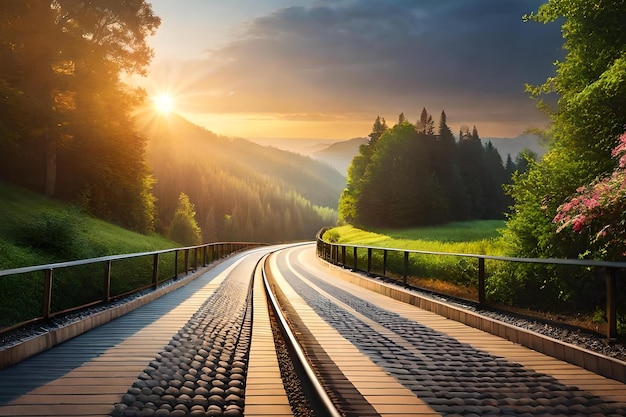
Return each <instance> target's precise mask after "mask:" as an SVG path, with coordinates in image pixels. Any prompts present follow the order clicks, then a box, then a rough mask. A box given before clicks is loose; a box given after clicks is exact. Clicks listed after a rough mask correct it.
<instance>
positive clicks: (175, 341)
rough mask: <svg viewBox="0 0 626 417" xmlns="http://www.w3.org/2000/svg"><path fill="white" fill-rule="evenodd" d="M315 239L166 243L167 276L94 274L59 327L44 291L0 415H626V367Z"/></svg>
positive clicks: (9, 361) (8, 373) (11, 349)
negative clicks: (364, 268) (133, 285)
mask: <svg viewBox="0 0 626 417" xmlns="http://www.w3.org/2000/svg"><path fill="white" fill-rule="evenodd" d="M324 250H325V249H322V250H320V247H319V246H318V245H316V244H315V243H302V244H294V245H280V246H257V247H246V248H243V247H237V248H232V247H231V248H229V250H227V251H226V250H224V251H223V252H222V253H220V254H219V255H218V256H214V254H211V255H210V256H207V251H206V249H203V251H202V252H201V253H200V256H198V251H197V250H191V251H189V250H186V251H184V252H183V253H184V255H185V256H184V258H185V260H184V262H179V260H178V252H176V253H175V264H176V265H177V266H176V267H175V271H176V272H175V279H173V280H169V281H168V282H167V285H160V283H159V276H160V273H159V272H158V271H155V270H157V269H158V268H156V267H154V269H153V270H152V273H151V274H149V275H151V279H152V281H151V282H150V283H149V285H147V287H149V288H146V291H144V292H141V293H139V294H138V295H137V296H135V297H131V298H130V300H128V299H126V298H120V300H119V301H117V302H116V296H112V295H111V293H110V281H107V280H106V279H105V284H104V287H105V288H106V289H107V290H108V292H106V294H105V295H104V297H103V298H105V299H107V303H105V305H106V308H104V309H102V308H100V309H95V310H94V309H91V310H90V309H89V308H88V309H87V310H88V311H91V313H89V314H80V315H78V316H77V318H76V319H75V320H73V321H72V322H71V323H63V324H62V325H59V326H56V327H55V326H53V324H52V323H53V322H54V319H55V312H51V309H52V308H51V306H50V303H49V302H47V301H44V307H43V315H46V312H47V314H48V316H49V317H47V318H46V319H44V320H43V323H44V326H43V327H39V328H40V329H41V330H39V331H38V332H36V333H35V334H32V335H30V336H29V337H27V338H24V339H20V340H18V341H16V342H15V343H13V344H8V345H6V346H5V347H4V348H0V349H2V350H0V363H2V364H3V367H4V369H2V370H0V416H244V415H245V416H258V417H261V416H310V415H316V416H390V417H391V416H394V417H401V416H439V415H446V416H452V415H464V416H487V415H494V416H495V415H516V416H538V415H567V416H572V415H581V416H624V415H626V384H625V382H626V363H624V362H621V361H618V360H616V359H612V358H608V357H606V356H602V355H599V354H596V353H594V352H591V351H587V350H584V349H580V348H577V347H575V346H573V345H569V344H566V343H562V342H559V341H557V340H554V339H550V338H547V337H544V336H542V335H539V334H536V333H533V332H529V331H526V330H524V329H522V328H516V327H514V326H511V325H507V324H505V323H502V322H498V321H497V320H494V319H491V318H489V317H485V316H482V315H481V314H480V312H479V311H472V310H470V309H466V308H464V307H462V306H458V305H456V304H454V303H448V302H446V301H444V300H441V299H438V298H434V297H431V296H429V295H427V294H420V293H417V292H415V291H412V290H411V289H408V288H405V287H404V286H402V285H397V284H394V283H389V282H385V281H382V280H379V279H376V278H375V277H370V276H368V275H367V274H363V273H358V272H355V271H353V270H351V269H348V268H343V267H340V266H338V265H336V262H328V261H327V259H326V258H327V257H326V256H324V254H323V253H320V252H323V251H324ZM331 253H332V251H331ZM320 255H321V256H320ZM335 255H336V256H335V260H336V259H337V253H336V252H335ZM150 256H152V258H151V259H152V260H153V262H151V263H152V265H153V266H154V265H158V264H159V255H150ZM160 256H165V255H163V254H161V255H160ZM199 258H201V259H202V261H200V262H199V261H198V259H199ZM344 258H345V253H344ZM114 261H117V259H115V260H113V259H103V260H101V262H103V263H104V265H106V266H105V277H108V278H109V279H110V274H111V262H114ZM183 263H184V267H183V270H184V273H183V274H180V275H179V273H178V271H179V270H180V265H181V264H183ZM63 266H64V265H58V266H57V267H55V268H62V267H63ZM49 269H50V272H46V274H45V275H46V279H48V278H50V279H51V276H52V270H53V269H54V268H49ZM114 269H115V265H114ZM118 269H119V268H118ZM352 269H358V268H352ZM55 270H56V269H55ZM0 278H1V277H0ZM107 282H108V284H107ZM48 286H49V287H50V288H52V287H53V286H52V285H51V284H50V285H46V288H47V287H48ZM44 299H46V297H44ZM47 299H48V300H49V299H50V297H48V298H47ZM46 303H48V304H46ZM52 310H53V309H52ZM81 311H84V309H81ZM45 325H47V326H49V328H45ZM60 341H62V343H57V342H60ZM35 353H36V354H35Z"/></svg>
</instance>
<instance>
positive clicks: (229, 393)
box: [111, 273, 252, 417]
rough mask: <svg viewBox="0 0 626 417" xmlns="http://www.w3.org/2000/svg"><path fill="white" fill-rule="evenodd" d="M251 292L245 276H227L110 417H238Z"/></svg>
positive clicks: (247, 345) (131, 388)
mask: <svg viewBox="0 0 626 417" xmlns="http://www.w3.org/2000/svg"><path fill="white" fill-rule="evenodd" d="M242 275H243V276H242ZM251 291H252V286H251V279H250V276H249V275H248V276H246V274H234V273H231V274H230V275H229V276H228V277H227V278H226V279H225V280H224V282H223V283H222V285H220V287H219V288H218V289H217V290H216V291H215V292H214V293H213V295H212V296H211V297H209V298H208V299H207V300H206V302H205V303H204V304H203V305H202V307H201V308H200V309H199V310H198V311H197V312H196V313H195V314H194V315H193V317H192V318H191V319H190V320H189V321H188V322H187V324H186V325H185V326H184V327H183V328H182V329H181V330H179V332H178V334H176V335H175V336H174V337H173V338H172V340H171V341H170V342H169V344H168V345H167V346H166V347H165V349H164V350H163V351H162V352H160V353H159V354H158V355H157V356H156V357H155V358H154V360H152V361H151V362H150V363H149V364H148V366H146V368H145V369H144V371H143V372H142V373H141V374H140V375H139V377H138V379H137V380H136V381H135V383H134V384H133V385H132V387H130V388H129V389H128V391H127V393H126V394H125V395H124V396H123V398H122V401H121V402H120V403H118V404H116V405H115V410H114V411H113V412H112V413H111V416H113V417H122V416H124V417H126V416H128V417H133V416H136V417H143V416H155V417H178V416H225V417H240V416H243V406H244V397H245V378H246V371H247V365H248V351H249V347H250V339H251V331H252V326H251V324H252V321H251V313H252V309H251V303H252V297H251Z"/></svg>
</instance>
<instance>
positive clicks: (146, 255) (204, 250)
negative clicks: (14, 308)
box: [0, 242, 266, 334]
mask: <svg viewBox="0 0 626 417" xmlns="http://www.w3.org/2000/svg"><path fill="white" fill-rule="evenodd" d="M264 245H266V244H265V243H250V242H217V243H207V244H203V245H197V246H188V247H181V248H173V249H164V250H158V251H152V252H141V253H132V254H123V255H113V256H103V257H99V258H92V259H82V260H77V261H70V262H60V263H54V264H47V265H38V266H31V267H23V268H16V269H7V270H0V284H2V282H1V280H7V279H11V278H13V279H16V280H17V281H14V282H17V283H18V286H19V284H20V279H21V278H24V279H26V277H28V278H29V279H31V280H34V281H36V282H34V283H32V284H31V287H33V288H37V290H35V291H34V292H35V293H40V294H36V295H31V296H30V297H28V300H27V301H24V303H37V302H38V303H40V306H39V307H37V306H36V305H35V306H33V305H30V306H28V305H24V304H21V305H20V307H24V310H27V311H40V312H41V315H38V314H31V315H30V316H29V317H25V318H24V317H22V318H23V319H24V320H19V322H17V323H10V324H9V325H7V324H6V322H5V323H0V334H3V333H6V332H8V331H11V330H14V329H17V328H20V327H24V326H26V325H28V324H31V323H34V322H39V321H45V320H48V319H50V318H52V317H55V316H58V315H61V314H66V313H70V312H72V311H76V310H80V309H83V308H86V307H92V306H94V305H98V304H106V303H109V302H111V301H113V300H116V299H120V298H122V297H125V296H128V295H131V294H134V293H137V292H139V291H143V290H146V289H149V288H153V289H157V288H158V287H159V285H162V284H164V283H166V282H167V281H170V280H175V279H177V278H178V277H179V276H180V275H181V274H187V273H189V272H190V271H192V272H193V271H196V270H197V269H198V268H199V267H204V266H207V265H208V264H210V263H211V262H213V261H215V260H217V259H220V258H223V257H225V256H227V255H229V254H232V253H234V252H238V251H241V250H245V249H248V248H252V247H258V246H264ZM181 255H182V256H181ZM165 256H169V257H170V259H168V262H162V260H163V258H164V257H165ZM181 258H182V259H181ZM129 260H138V262H141V263H142V264H143V266H142V267H141V268H133V266H132V265H128V264H123V263H124V262H126V261H129ZM118 264H119V268H118V269H117V270H116V266H117V265H118ZM97 265H101V266H102V269H100V271H102V272H101V274H102V275H101V276H100V277H95V282H94V281H93V279H94V277H93V276H92V275H93V270H91V271H89V272H88V273H86V274H85V273H84V271H80V270H76V271H74V272H75V275H77V276H78V277H79V278H78V283H79V284H83V283H85V285H86V287H87V289H88V290H89V291H90V292H94V291H95V292H96V293H100V294H102V296H101V297H97V298H98V299H96V300H90V301H88V302H82V303H81V302H79V304H77V305H70V306H67V305H64V306H63V307H62V308H57V309H53V301H52V300H53V297H57V298H59V299H62V298H63V296H64V295H65V294H63V293H62V290H59V289H58V288H56V286H55V284H56V282H55V277H56V275H55V274H54V273H55V272H59V273H61V272H64V271H68V270H72V269H79V268H81V267H83V266H87V267H94V266H96V270H98V269H99V267H97ZM164 265H166V266H168V267H169V268H171V270H170V271H163V270H162V268H163V266H164ZM137 269H140V270H142V272H140V274H141V275H147V276H143V277H140V279H136V280H128V279H125V280H124V281H125V282H124V283H120V285H117V287H118V291H113V289H112V274H113V273H115V272H116V271H118V272H120V273H122V272H126V275H128V274H134V273H135V272H134V271H135V270H137ZM122 270H124V271H122ZM96 275H99V274H98V273H96ZM121 275H124V274H121ZM76 281H77V279H76V278H74V281H73V283H72V284H71V285H73V286H76V284H77V282H76ZM98 282H99V283H98ZM129 285H130V286H131V288H129ZM98 286H99V287H100V288H94V287H98ZM55 291H57V292H55ZM78 291H80V290H78ZM22 292H25V290H22ZM59 292H60V293H59ZM26 295H28V294H26ZM37 295H41V297H38V296H37ZM10 296H11V295H8V294H6V293H5V294H0V301H2V299H3V297H10ZM38 299H39V300H40V301H37V300H38ZM9 301H12V300H8V299H5V300H4V302H3V303H2V304H4V306H2V305H0V310H1V309H2V308H8V307H7V305H8V304H9ZM58 304H64V303H58ZM4 314H5V315H6V311H5V312H4Z"/></svg>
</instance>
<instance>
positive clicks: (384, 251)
mask: <svg viewBox="0 0 626 417" xmlns="http://www.w3.org/2000/svg"><path fill="white" fill-rule="evenodd" d="M387 252H388V251H387V249H384V250H383V277H385V278H386V277H387Z"/></svg>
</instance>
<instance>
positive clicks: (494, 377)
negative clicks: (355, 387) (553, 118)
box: [283, 270, 626, 417]
mask: <svg viewBox="0 0 626 417" xmlns="http://www.w3.org/2000/svg"><path fill="white" fill-rule="evenodd" d="M283 272H284V275H285V277H286V279H287V280H288V282H289V283H290V285H292V286H293V287H294V289H295V290H296V291H297V292H298V293H299V294H300V295H301V296H302V297H303V298H304V299H305V301H306V302H307V303H308V304H309V305H310V306H311V308H313V309H314V310H315V311H316V312H317V313H318V314H320V316H321V317H323V318H324V320H326V321H327V322H328V323H330V324H331V325H332V326H334V327H335V328H336V329H337V330H338V331H339V332H340V333H341V334H342V335H344V337H346V338H347V339H348V340H350V341H351V342H352V343H353V344H354V345H355V346H357V347H358V348H359V350H361V351H362V352H364V353H366V354H367V355H368V356H369V357H370V358H371V359H372V361H374V362H375V363H377V364H378V365H379V366H381V367H382V368H383V369H385V370H386V371H387V372H388V373H389V374H391V375H393V376H394V377H396V378H397V379H398V380H399V381H400V382H401V383H402V384H403V385H404V386H406V387H407V388H408V389H410V390H411V391H412V392H414V393H415V394H416V395H417V396H419V397H420V398H421V399H422V400H424V401H425V402H426V403H427V404H428V405H429V406H431V407H432V408H433V409H434V410H436V411H437V412H439V413H441V414H442V415H446V416H453V415H463V416H490V415H511V416H541V415H546V416H547V415H567V416H600V415H601V416H615V417H617V416H624V415H626V405H625V404H621V403H607V402H606V401H605V400H603V399H601V398H599V397H597V396H595V395H593V394H591V393H588V392H585V391H582V390H579V389H577V388H575V387H570V386H565V385H563V384H562V383H560V382H559V381H557V380H556V379H554V378H553V377H551V376H548V375H545V374H541V373H537V372H534V371H532V370H529V369H526V368H524V367H522V366H521V365H519V364H516V363H512V362H508V361H506V360H505V359H503V358H500V357H497V356H494V355H491V354H489V353H487V352H483V351H480V350H477V349H475V348H473V347H472V346H470V345H468V344H464V343H460V342H459V341H457V340H456V339H454V338H451V337H449V336H447V335H445V334H443V333H440V332H437V331H435V330H433V329H430V328H428V327H426V326H423V325H421V324H419V323H416V322H412V321H410V320H407V319H405V318H403V317H401V316H399V315H397V314H395V313H392V312H389V311H387V310H385V309H383V308H380V307H378V306H375V305H373V304H371V303H368V302H366V301H364V300H361V299H359V298H357V297H355V296H353V295H352V294H350V293H348V292H346V291H344V290H341V289H339V288H337V287H335V286H333V285H331V284H329V283H327V282H326V281H323V280H320V279H318V278H316V277H314V276H312V275H311V274H309V273H307V271H304V270H299V271H298V272H299V273H301V274H303V275H304V276H306V277H307V279H309V280H310V281H311V282H312V283H314V285H316V286H318V287H319V288H321V289H323V290H324V291H326V292H327V293H329V294H332V295H333V297H336V298H337V299H338V300H340V301H341V302H343V303H345V304H347V305H349V306H350V307H351V308H353V309H354V310H356V311H358V312H359V313H360V314H362V315H364V316H366V317H367V318H369V319H371V320H373V321H375V322H376V323H378V324H379V325H382V326H384V327H385V328H386V329H388V330H391V331H392V332H393V333H394V334H395V335H397V336H399V337H392V338H389V337H383V336H381V335H379V333H378V332H377V331H376V330H374V329H373V328H372V327H371V326H369V325H368V324H366V323H364V322H363V321H361V320H359V319H358V318H356V317H355V316H353V315H352V314H350V313H349V312H347V311H346V310H344V309H342V308H340V307H339V306H337V305H336V304H335V303H333V302H332V301H331V300H329V299H327V298H326V297H324V296H322V295H321V294H319V293H318V292H317V291H315V290H314V289H313V288H311V287H310V286H309V285H307V284H306V283H304V282H303V281H302V280H300V279H298V278H297V277H295V276H294V275H293V274H290V273H289V272H288V271H283ZM399 338H401V340H402V341H404V342H405V343H404V342H399ZM391 339H393V340H391ZM407 346H410V347H411V348H407Z"/></svg>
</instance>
